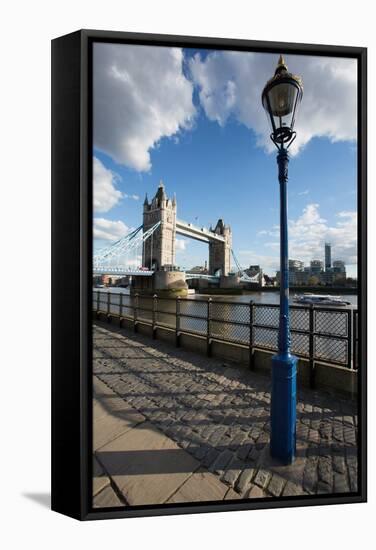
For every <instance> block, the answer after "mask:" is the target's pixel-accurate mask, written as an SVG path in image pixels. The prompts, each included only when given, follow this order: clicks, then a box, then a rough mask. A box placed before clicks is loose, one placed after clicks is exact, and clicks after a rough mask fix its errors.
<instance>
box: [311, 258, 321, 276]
mask: <svg viewBox="0 0 376 550" xmlns="http://www.w3.org/2000/svg"><path fill="white" fill-rule="evenodd" d="M323 271H324V262H323V261H322V260H311V274H312V275H320V273H322V272H323Z"/></svg>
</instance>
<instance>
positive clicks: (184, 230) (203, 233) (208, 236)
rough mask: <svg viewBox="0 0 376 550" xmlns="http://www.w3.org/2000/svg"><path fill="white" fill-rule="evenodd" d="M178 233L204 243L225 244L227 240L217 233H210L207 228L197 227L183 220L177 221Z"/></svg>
mask: <svg viewBox="0 0 376 550" xmlns="http://www.w3.org/2000/svg"><path fill="white" fill-rule="evenodd" d="M176 233H178V234H179V235H183V236H184V237H189V238H191V239H195V240H197V241H201V242H203V243H210V242H212V241H217V242H221V243H224V242H225V238H224V237H223V236H222V235H217V233H214V232H213V231H209V229H206V227H196V226H195V225H193V224H192V223H188V222H184V221H182V220H176Z"/></svg>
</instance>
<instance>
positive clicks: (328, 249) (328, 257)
mask: <svg viewBox="0 0 376 550" xmlns="http://www.w3.org/2000/svg"><path fill="white" fill-rule="evenodd" d="M331 267H332V245H331V244H330V243H325V271H330V269H331Z"/></svg>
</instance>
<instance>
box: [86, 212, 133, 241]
mask: <svg viewBox="0 0 376 550" xmlns="http://www.w3.org/2000/svg"><path fill="white" fill-rule="evenodd" d="M128 232H129V227H127V226H126V225H125V223H123V222H122V221H120V220H119V221H112V220H106V219H105V218H94V220H93V236H94V239H96V240H100V241H110V242H115V241H117V240H118V239H120V238H121V237H124V236H125V235H126V234H127V233H128Z"/></svg>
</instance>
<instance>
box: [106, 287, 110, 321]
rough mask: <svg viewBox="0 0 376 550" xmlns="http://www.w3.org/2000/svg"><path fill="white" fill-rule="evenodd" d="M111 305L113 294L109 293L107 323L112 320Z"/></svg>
mask: <svg viewBox="0 0 376 550" xmlns="http://www.w3.org/2000/svg"><path fill="white" fill-rule="evenodd" d="M110 305H111V292H107V322H108V323H109V322H110V320H111V317H110Z"/></svg>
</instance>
